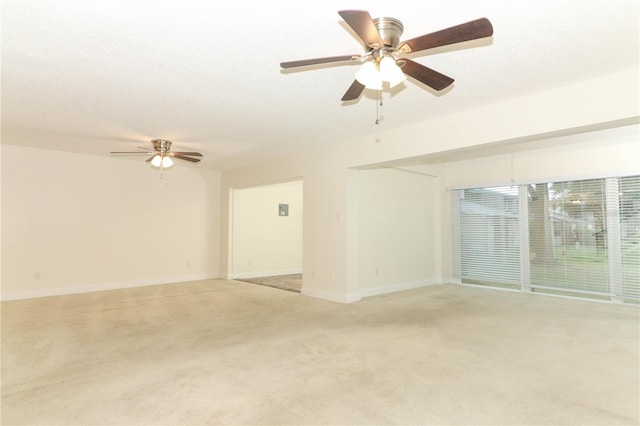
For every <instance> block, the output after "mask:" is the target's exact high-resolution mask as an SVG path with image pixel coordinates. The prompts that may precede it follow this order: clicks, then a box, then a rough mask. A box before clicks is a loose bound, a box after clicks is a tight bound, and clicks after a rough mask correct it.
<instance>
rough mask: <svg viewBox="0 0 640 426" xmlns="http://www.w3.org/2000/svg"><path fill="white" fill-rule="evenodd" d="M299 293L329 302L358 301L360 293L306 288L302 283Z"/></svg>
mask: <svg viewBox="0 0 640 426" xmlns="http://www.w3.org/2000/svg"><path fill="white" fill-rule="evenodd" d="M301 294H302V295H303V296H308V297H315V298H316V299H323V300H329V301H331V302H338V303H353V302H359V301H360V294H358V293H348V294H339V293H331V292H328V291H322V290H315V289H312V288H306V287H305V286H304V285H303V286H302V291H301Z"/></svg>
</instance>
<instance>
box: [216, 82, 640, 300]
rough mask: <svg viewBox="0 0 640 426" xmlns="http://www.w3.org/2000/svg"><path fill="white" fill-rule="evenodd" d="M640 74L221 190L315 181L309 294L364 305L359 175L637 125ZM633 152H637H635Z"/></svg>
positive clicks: (362, 143)
mask: <svg viewBox="0 0 640 426" xmlns="http://www.w3.org/2000/svg"><path fill="white" fill-rule="evenodd" d="M638 71H639V70H638V69H632V70H627V71H623V72H617V73H613V74H610V75H606V76H600V77H598V78H594V79H592V80H588V81H580V82H575V83H574V84H570V85H567V86H564V87H558V88H556V89H554V90H549V91H546V92H542V93H535V94H531V95H528V96H524V97H522V98H517V99H511V100H508V101H504V102H500V103H496V104H492V105H486V106H483V107H481V108H476V109H473V110H468V111H461V112H460V113H458V114H453V115H450V116H446V117H441V118H437V119H433V120H429V119H428V114H427V115H426V117H427V118H426V119H425V121H424V122H422V123H418V124H415V125H412V126H409V127H405V128H400V129H385V128H384V126H381V127H380V129H379V132H378V133H377V134H376V135H367V136H362V137H359V138H357V139H355V140H344V141H342V140H336V141H332V143H331V144H329V143H328V144H327V146H326V147H324V148H322V149H318V150H316V151H308V152H303V153H300V154H296V155H292V156H289V157H285V158H280V159H277V160H274V161H268V162H264V163H261V164H257V165H253V166H251V167H245V168H239V169H234V170H227V171H224V172H223V173H222V178H221V182H222V189H221V191H222V194H226V193H227V191H228V190H229V189H230V188H238V187H243V186H251V185H260V184H264V183H269V182H274V181H283V180H287V179H293V178H300V177H302V178H303V180H304V183H305V198H304V215H305V217H304V225H303V226H304V242H303V247H304V259H303V263H304V271H305V278H304V286H303V294H306V295H309V296H314V297H321V298H325V299H329V300H335V301H340V302H351V301H355V300H359V298H360V289H359V282H358V280H359V276H360V275H359V271H358V269H359V264H360V262H359V253H357V251H358V247H359V244H358V243H357V240H358V238H357V236H354V235H353V234H354V233H355V229H357V227H356V228H354V226H353V220H354V217H357V215H355V214H354V213H353V210H354V209H355V208H356V206H357V203H356V202H354V200H355V199H356V197H357V189H356V188H357V185H356V184H355V183H354V181H355V180H357V179H356V178H354V177H353V168H358V167H361V166H366V165H372V164H381V163H385V162H390V161H395V160H401V159H406V158H412V157H422V156H425V157H429V156H436V157H437V156H438V155H440V154H442V153H448V152H451V151H455V150H464V149H467V148H470V147H480V146H485V145H486V146H490V145H493V144H496V143H504V144H511V143H521V142H522V141H524V140H528V141H533V140H536V139H537V138H539V139H542V138H547V137H549V136H550V135H554V134H560V133H573V134H580V133H584V132H589V131H592V130H594V129H595V128H601V129H602V128H609V127H615V126H619V125H620V124H621V123H623V124H631V123H634V122H635V123H637V122H638V118H639V117H640V102H639V101H640V96H639V89H638V87H639V77H638V75H639V74H638ZM361 102H366V100H362V101H361ZM630 148H631V147H630V146H626V147H623V148H621V149H622V150H623V151H628V150H629V149H630ZM550 149H551V150H552V151H553V149H554V148H550ZM632 154H635V152H629V155H632ZM600 155H601V154H600ZM531 167H532V168H533V169H534V170H535V168H536V166H531ZM602 167H605V166H602ZM606 167H607V168H613V169H616V168H618V165H616V164H613V163H609V164H607V166H606ZM620 167H624V166H620ZM463 173H464V172H463ZM443 197H444V195H442V196H441V198H443ZM228 203H229V200H228V199H226V197H223V198H222V199H221V220H222V222H223V223H226V222H227V221H228V220H229V217H228V211H229V204H228ZM444 204H446V200H441V208H440V210H439V211H440V215H439V216H440V217H442V219H437V221H438V222H437V223H438V225H439V226H440V227H442V228H441V229H446V231H447V232H448V225H447V220H448V219H447V217H446V212H447V211H446V208H445V206H444ZM228 238H229V236H228V234H227V232H226V231H225V230H224V228H223V230H222V233H221V267H222V268H227V265H228V260H229V256H230V252H229V250H228ZM444 249H445V250H447V247H444ZM443 256H448V253H446V252H445V253H443ZM442 264H443V265H445V269H446V268H447V260H446V259H443V261H442ZM224 272H226V271H223V273H224ZM445 275H446V273H445Z"/></svg>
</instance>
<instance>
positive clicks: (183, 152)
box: [169, 151, 202, 157]
mask: <svg viewBox="0 0 640 426" xmlns="http://www.w3.org/2000/svg"><path fill="white" fill-rule="evenodd" d="M175 154H179V155H190V156H192V157H202V154H200V153H199V152H185V151H171V152H170V153H169V155H175Z"/></svg>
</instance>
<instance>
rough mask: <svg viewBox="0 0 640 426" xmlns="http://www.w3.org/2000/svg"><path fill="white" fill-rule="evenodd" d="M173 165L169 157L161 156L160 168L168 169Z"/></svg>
mask: <svg viewBox="0 0 640 426" xmlns="http://www.w3.org/2000/svg"><path fill="white" fill-rule="evenodd" d="M171 166H173V160H172V159H171V158H169V157H163V158H162V168H163V169H168V168H169V167H171Z"/></svg>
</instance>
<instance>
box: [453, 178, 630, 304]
mask: <svg viewBox="0 0 640 426" xmlns="http://www.w3.org/2000/svg"><path fill="white" fill-rule="evenodd" d="M452 195H453V196H452V200H453V216H454V221H453V222H454V229H453V232H454V240H455V247H456V248H457V250H456V253H455V260H456V273H457V276H458V277H459V278H460V279H461V280H462V282H466V283H471V284H482V285H490V286H497V287H507V288H515V289H522V290H526V291H535V292H546V293H555V294H565V295H578V296H581V297H591V298H599V299H607V300H613V301H624V302H630V303H637V301H638V299H639V296H640V176H630V177H622V178H606V179H590V180H576V181H565V182H545V183H535V184H529V185H518V186H507V187H485V188H470V189H460V190H455V191H452Z"/></svg>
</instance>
